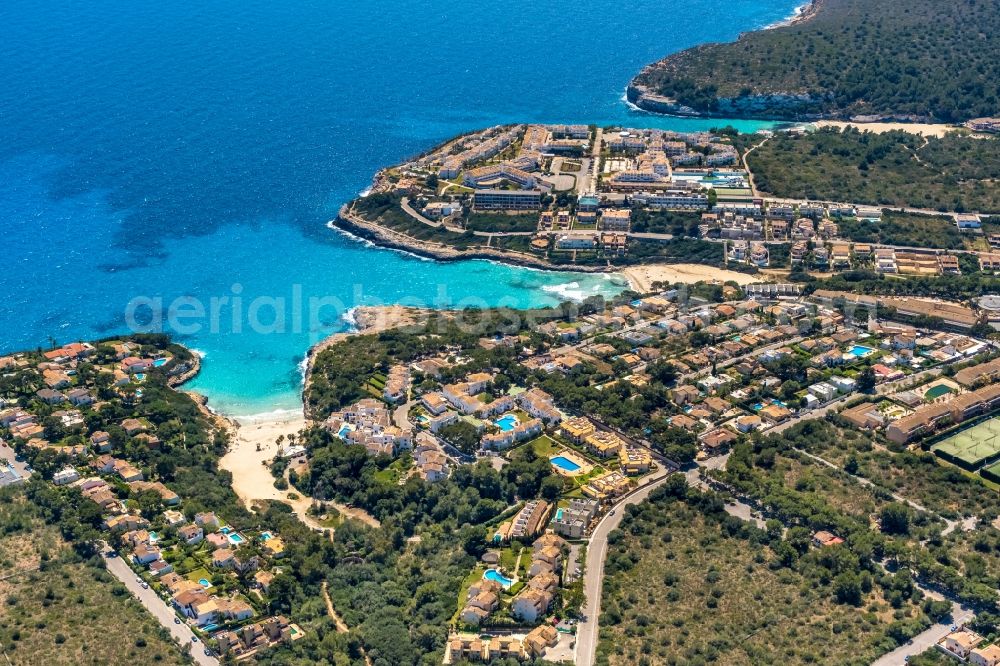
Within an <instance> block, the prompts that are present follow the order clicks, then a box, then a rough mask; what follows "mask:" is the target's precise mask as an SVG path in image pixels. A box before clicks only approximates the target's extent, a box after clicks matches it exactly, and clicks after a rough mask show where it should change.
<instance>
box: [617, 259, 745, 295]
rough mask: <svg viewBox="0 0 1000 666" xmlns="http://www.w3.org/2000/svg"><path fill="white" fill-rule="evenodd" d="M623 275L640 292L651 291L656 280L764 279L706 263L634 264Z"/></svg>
mask: <svg viewBox="0 0 1000 666" xmlns="http://www.w3.org/2000/svg"><path fill="white" fill-rule="evenodd" d="M622 275H624V276H625V277H626V278H628V281H629V284H631V285H632V289H634V290H635V291H638V292H639V293H646V292H648V291H650V290H651V289H652V286H653V283H654V282H667V283H670V284H673V283H675V282H682V283H684V284H694V283H695V282H705V281H717V282H735V283H737V284H739V285H740V286H743V285H747V284H751V283H753V282H763V281H764V280H762V279H761V278H760V276H757V275H749V274H747V273H738V272H736V271H729V270H726V269H724V268H716V267H715V266H706V265H704V264H649V265H647V266H632V267H630V268H626V269H625V270H623V271H622Z"/></svg>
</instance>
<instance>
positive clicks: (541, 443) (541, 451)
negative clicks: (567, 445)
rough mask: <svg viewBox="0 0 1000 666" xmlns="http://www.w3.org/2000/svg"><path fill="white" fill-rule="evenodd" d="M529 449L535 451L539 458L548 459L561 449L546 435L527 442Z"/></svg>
mask: <svg viewBox="0 0 1000 666" xmlns="http://www.w3.org/2000/svg"><path fill="white" fill-rule="evenodd" d="M529 444H530V445H531V447H532V448H533V449H535V453H537V454H538V456H539V457H541V458H548V457H549V456H554V455H555V454H556V453H558V452H559V450H560V449H562V448H563V447H562V446H560V445H559V443H558V442H556V441H555V440H554V439H552V438H551V437H549V436H548V435H542V436H541V437H539V438H538V439H533V440H531V442H529Z"/></svg>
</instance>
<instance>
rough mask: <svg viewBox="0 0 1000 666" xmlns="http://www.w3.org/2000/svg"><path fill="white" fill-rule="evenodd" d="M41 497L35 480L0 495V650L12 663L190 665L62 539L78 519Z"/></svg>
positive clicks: (117, 587)
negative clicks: (113, 638) (22, 487)
mask: <svg viewBox="0 0 1000 666" xmlns="http://www.w3.org/2000/svg"><path fill="white" fill-rule="evenodd" d="M45 494H47V488H46V484H45V483H43V482H41V481H34V482H32V483H31V484H30V485H29V487H28V488H27V489H26V491H22V490H20V489H13V488H8V489H4V490H2V491H0V577H2V579H3V580H2V581H0V618H2V619H0V648H2V650H3V651H4V653H5V654H6V655H7V657H8V658H9V659H10V660H11V661H12V663H15V664H108V663H122V662H125V661H134V662H136V663H166V664H180V663H190V657H189V656H188V655H187V654H185V653H183V652H182V651H181V650H180V649H179V648H178V647H177V645H176V644H174V642H173V641H172V640H171V638H170V636H169V634H168V633H167V632H166V630H165V629H163V628H162V627H161V626H160V625H159V624H158V623H157V622H156V621H155V620H154V619H153V618H152V617H151V616H150V615H149V614H148V613H147V612H146V611H145V610H144V609H143V608H142V607H141V606H140V605H139V603H138V602H137V601H135V599H133V598H132V597H131V595H130V594H129V593H128V592H127V591H126V589H125V588H124V587H123V586H122V585H121V584H120V583H119V582H118V581H117V580H115V579H114V578H113V577H112V576H111V575H110V574H109V573H107V572H106V571H105V570H104V568H103V565H102V564H101V561H100V558H99V557H89V556H84V555H83V554H81V552H80V551H79V549H78V548H75V547H74V543H73V542H72V541H70V540H67V538H66V537H67V535H68V536H70V537H71V538H72V537H73V536H74V535H78V534H79V533H80V527H79V522H78V521H80V520H81V519H84V516H82V515H81V514H79V513H78V512H77V511H75V510H73V508H72V507H69V506H66V507H63V506H61V505H58V504H57V505H53V504H51V503H47V502H44V501H39V500H40V499H41V496H42V495H45ZM95 508H96V506H95ZM61 514H62V515H61ZM109 636H117V637H118V639H116V640H108V637H109Z"/></svg>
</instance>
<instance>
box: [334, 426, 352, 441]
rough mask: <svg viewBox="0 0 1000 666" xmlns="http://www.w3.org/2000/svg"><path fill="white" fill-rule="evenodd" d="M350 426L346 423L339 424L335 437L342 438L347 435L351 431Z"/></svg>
mask: <svg viewBox="0 0 1000 666" xmlns="http://www.w3.org/2000/svg"><path fill="white" fill-rule="evenodd" d="M351 430H352V428H351V426H350V425H348V424H346V423H345V424H344V425H342V426H340V430H338V431H337V437H339V438H341V439H344V438H346V437H347V433H349V432H351Z"/></svg>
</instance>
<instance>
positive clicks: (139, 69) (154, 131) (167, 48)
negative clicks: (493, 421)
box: [0, 0, 796, 415]
mask: <svg viewBox="0 0 1000 666" xmlns="http://www.w3.org/2000/svg"><path fill="white" fill-rule="evenodd" d="M795 4H796V3H795V2H793V1H791V0H733V1H732V2H728V3H726V4H725V5H724V6H720V5H719V4H718V3H717V2H710V1H709V0H683V1H682V0H656V1H653V0H640V1H637V2H629V3H621V2H614V1H613V0H592V1H590V2H585V3H582V4H577V5H573V6H569V7H567V6H565V5H561V4H557V3H549V4H546V3H541V4H536V5H532V6H531V8H530V11H528V10H525V9H524V8H523V7H521V6H517V5H512V4H509V3H469V2H457V1H453V0H443V1H440V2H430V0H421V1H417V0H384V1H383V2H381V3H377V4H372V3H342V2H330V1H329V0H326V1H320V0H304V1H302V2H297V3H281V2H264V1H263V0H244V1H243V2H240V3H234V2H225V1H223V0H203V1H201V2H197V3H195V2H190V1H185V0H180V1H178V2H153V1H152V0H137V1H135V2H129V3H126V2H121V1H112V0H93V1H92V2H86V3H81V2H76V1H74V0H5V2H3V3H0V72H3V85H2V86H0V229H2V231H3V241H4V245H3V249H4V258H5V264H4V270H3V271H0V294H2V296H3V307H0V350H2V351H10V350H15V349H21V348H25V347H32V346H35V345H45V344H48V343H49V341H50V339H52V338H54V339H55V340H57V341H60V342H65V341H68V340H71V339H75V338H93V337H97V336H103V335H109V334H112V333H116V332H120V331H123V330H126V323H125V313H126V310H127V308H128V305H129V303H130V302H133V299H136V298H137V297H139V298H145V299H147V300H146V301H144V302H146V303H152V304H154V305H155V303H156V300H155V299H159V302H160V303H161V304H162V308H163V309H166V308H168V307H169V306H170V304H172V303H174V304H176V303H178V302H179V301H178V300H177V299H191V300H193V301H196V302H198V303H201V304H203V305H204V306H205V307H208V305H209V300H210V299H211V298H213V297H215V298H217V299H222V298H228V299H230V301H229V303H230V305H224V306H220V308H219V313H220V314H219V317H218V318H217V319H218V320H219V321H220V324H219V326H218V330H217V331H213V330H210V329H208V328H206V327H204V326H203V327H202V328H201V329H200V330H195V331H188V332H182V333H180V334H179V335H178V337H179V339H180V340H181V341H183V342H185V343H186V344H188V345H190V346H192V347H194V348H196V349H198V350H200V351H202V352H204V354H205V365H204V372H203V373H202V374H201V375H200V376H199V377H198V379H197V380H196V381H195V382H194V383H193V384H192V388H195V389H197V390H200V391H203V392H205V393H206V394H208V395H209V397H210V399H211V401H212V404H213V405H214V406H215V407H217V408H219V409H222V410H223V411H226V412H228V413H232V414H238V415H246V414H255V413H260V412H268V411H272V410H276V409H294V408H295V407H296V406H297V404H298V395H297V393H298V386H299V381H300V374H299V373H300V371H299V369H298V367H299V364H300V362H301V360H302V358H303V355H304V352H305V350H306V349H307V348H308V346H309V344H310V343H311V342H313V341H314V340H315V339H317V338H318V337H321V336H322V335H325V334H327V333H330V332H334V331H337V330H342V329H343V328H344V327H345V326H346V324H345V322H344V320H343V318H342V315H343V310H345V309H346V308H349V307H351V306H353V305H357V304H359V303H363V302H396V301H399V300H404V299H412V300H414V301H415V302H419V303H430V304H438V305H442V306H456V305H461V304H462V303H463V299H467V298H471V297H475V298H477V299H478V301H477V302H479V303H481V304H485V305H496V304H501V303H506V304H510V305H515V306H519V307H527V306H534V305H541V304H548V303H555V302H556V301H558V300H559V299H560V298H565V297H580V296H583V295H586V294H589V293H613V292H614V291H616V290H617V289H619V288H620V286H619V285H616V284H615V283H614V282H612V281H610V280H608V279H607V278H604V277H601V276H578V275H572V274H550V273H542V272H538V271H530V270H525V269H517V268H510V267H505V266H500V265H497V264H492V263H487V262H465V263H459V264H439V263H434V262H428V261H423V260H419V259H416V258H413V257H410V256H407V255H404V254H400V253H395V252H389V251H385V250H378V249H373V248H371V247H368V246H366V245H364V244H361V243H358V242H356V241H355V240H352V239H350V238H346V237H344V236H341V235H339V234H337V233H335V232H332V231H330V230H329V229H327V228H326V226H325V223H326V222H327V221H328V220H329V219H330V218H331V217H332V216H333V215H334V213H335V212H336V210H337V208H338V207H339V206H340V204H341V203H342V202H344V201H345V200H347V199H349V198H351V197H352V196H354V195H355V194H356V193H357V192H359V191H360V190H362V189H363V188H364V187H366V186H367V184H368V182H369V180H370V177H371V174H372V173H373V172H374V171H375V170H377V169H378V168H379V167H381V166H385V165H387V164H391V163H394V162H397V161H399V160H400V159H402V158H404V157H407V156H410V155H413V154H415V153H417V152H419V151H421V150H423V149H426V148H428V147H429V146H431V145H433V144H434V143H436V142H438V141H441V140H443V139H445V138H447V137H449V136H451V135H453V134H455V133H458V132H461V131H464V130H469V129H473V128H477V127H481V126H487V125H492V124H497V123H505V122H515V121H526V120H528V121H543V122H596V123H599V124H611V123H621V124H629V125H634V126H657V127H669V128H676V129H682V130H683V129H701V128H707V127H710V126H713V125H718V124H719V121H700V120H682V119H670V118H660V117H655V116H650V115H648V114H644V113H641V112H635V111H632V110H630V109H629V108H628V107H627V106H626V105H625V104H624V103H623V102H622V100H621V96H622V93H623V90H624V87H625V85H626V83H627V82H628V79H629V77H630V76H631V75H632V74H633V73H634V72H635V71H637V70H638V69H639V68H640V67H641V66H642V65H643V64H644V63H646V62H648V61H651V60H654V59H656V58H658V57H660V56H662V55H664V54H666V53H668V52H671V51H674V50H677V49H679V48H684V47H686V46H690V45H693V44H696V43H699V42H703V41H707V40H719V39H731V38H733V37H735V36H736V35H737V34H738V33H739V32H740V31H742V30H748V29H752V28H756V27H760V26H763V25H766V24H769V23H772V22H774V21H776V20H780V19H781V18H783V17H785V16H787V15H789V14H790V13H791V11H792V9H793V7H794V5H795ZM598 28H599V29H600V32H598ZM738 125H739V126H740V127H741V128H743V129H753V128H756V127H758V126H760V125H761V124H760V123H752V122H744V123H738ZM299 294H300V295H301V296H300V299H301V300H302V301H304V302H307V301H308V299H309V298H310V297H329V298H331V299H332V300H334V301H336V303H338V304H339V306H338V307H334V306H328V307H324V308H322V309H321V310H320V312H319V313H318V314H317V316H316V317H314V318H312V320H310V319H309V318H308V317H306V318H299V319H295V317H293V315H292V313H291V311H290V310H291V308H292V303H294V302H295V301H296V299H297V295H299ZM236 296H238V297H240V299H242V300H241V303H242V304H243V305H244V306H246V305H247V304H250V303H252V302H255V301H256V302H258V304H259V303H260V301H259V298H260V297H265V298H270V299H279V300H280V299H284V301H283V302H284V303H285V304H286V305H287V307H288V311H287V312H286V315H287V316H286V317H285V319H284V321H285V326H284V330H281V327H278V326H272V327H270V328H271V329H273V330H272V331H270V332H266V331H259V330H258V331H257V332H252V331H248V330H246V329H247V327H246V326H243V327H242V330H241V331H240V332H236V330H235V329H239V328H241V327H239V326H233V325H227V323H228V324H231V322H232V316H231V315H232V309H233V308H232V306H231V304H232V299H233V298H234V297H236ZM188 304H190V303H188ZM150 311H151V310H150V308H146V310H140V314H143V313H145V314H147V315H148V314H149V312H150ZM269 314H273V311H272V310H269V309H268V308H267V307H266V306H261V308H260V310H259V311H258V315H260V316H259V319H261V320H263V321H264V322H265V323H267V321H268V316H269ZM238 319H240V320H243V319H246V318H245V317H242V318H238ZM296 321H297V322H298V323H297V324H296ZM264 328H267V327H266V326H265V327H264ZM175 330H176V329H175ZM185 330H187V329H185Z"/></svg>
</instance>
